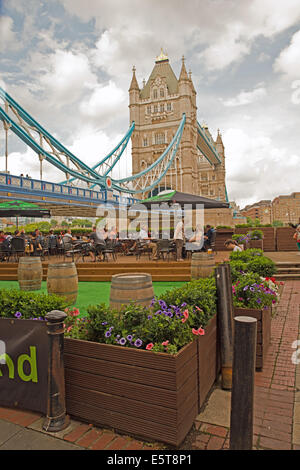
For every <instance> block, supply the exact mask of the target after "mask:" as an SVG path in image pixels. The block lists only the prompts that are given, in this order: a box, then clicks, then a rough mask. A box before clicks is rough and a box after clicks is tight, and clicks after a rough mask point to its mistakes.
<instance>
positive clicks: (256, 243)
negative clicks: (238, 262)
mask: <svg viewBox="0 0 300 470" xmlns="http://www.w3.org/2000/svg"><path fill="white" fill-rule="evenodd" d="M248 248H259V249H260V250H263V249H264V241H263V240H249V243H248Z"/></svg>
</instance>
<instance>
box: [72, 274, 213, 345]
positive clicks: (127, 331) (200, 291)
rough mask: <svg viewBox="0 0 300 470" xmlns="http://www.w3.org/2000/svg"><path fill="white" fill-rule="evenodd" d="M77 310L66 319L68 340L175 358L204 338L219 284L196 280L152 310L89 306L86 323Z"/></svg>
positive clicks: (166, 295)
mask: <svg viewBox="0 0 300 470" xmlns="http://www.w3.org/2000/svg"><path fill="white" fill-rule="evenodd" d="M75 310H76V309H75ZM75 310H74V311H70V313H69V316H68V318H67V319H66V322H65V323H66V327H67V330H66V336H71V337H73V338H81V339H87V340H89V341H95V342H100V343H106V344H115V345H120V346H126V347H132V348H140V349H152V350H153V351H156V352H167V353H169V354H174V353H176V352H177V351H178V350H179V349H181V348H182V347H184V346H185V345H186V344H188V343H189V342H191V341H193V340H194V338H195V336H196V335H202V334H204V331H205V330H204V328H205V327H206V325H207V323H208V321H209V319H210V318H212V317H213V316H214V314H215V313H216V286H215V280H214V278H213V277H211V278H207V279H200V280H195V281H191V282H189V283H187V284H185V285H184V286H182V287H180V288H177V289H172V290H169V291H167V292H166V293H164V295H162V296H161V298H160V299H156V298H154V299H153V300H152V302H151V306H150V307H149V308H147V307H143V306H141V305H139V304H136V303H134V302H132V303H131V304H130V305H125V306H123V307H122V308H121V310H120V311H117V310H114V309H112V308H109V307H107V306H106V305H105V304H101V305H95V306H89V307H88V309H87V310H88V318H86V319H84V318H81V319H79V318H78V312H77V311H76V312H75Z"/></svg>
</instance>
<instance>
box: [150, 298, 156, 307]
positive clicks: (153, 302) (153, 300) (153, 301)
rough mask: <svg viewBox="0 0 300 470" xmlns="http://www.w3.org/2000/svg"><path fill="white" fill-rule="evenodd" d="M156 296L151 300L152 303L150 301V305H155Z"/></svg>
mask: <svg viewBox="0 0 300 470" xmlns="http://www.w3.org/2000/svg"><path fill="white" fill-rule="evenodd" d="M155 302H156V301H155V297H153V299H152V300H151V303H150V307H153V305H154V304H155Z"/></svg>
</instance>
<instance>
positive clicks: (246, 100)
mask: <svg viewBox="0 0 300 470" xmlns="http://www.w3.org/2000/svg"><path fill="white" fill-rule="evenodd" d="M266 94H267V91H266V89H265V88H264V87H259V88H255V89H254V90H252V91H242V92H241V93H239V94H238V95H237V96H236V97H235V98H232V99H229V100H223V104H224V106H228V107H235V106H243V105H247V104H251V103H254V102H255V101H259V100H261V99H263V98H264V97H265V96H266Z"/></svg>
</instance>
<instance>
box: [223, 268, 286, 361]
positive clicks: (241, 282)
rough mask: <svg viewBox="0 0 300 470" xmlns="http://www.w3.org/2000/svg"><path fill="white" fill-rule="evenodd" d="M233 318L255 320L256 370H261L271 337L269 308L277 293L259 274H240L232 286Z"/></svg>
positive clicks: (276, 298) (273, 303)
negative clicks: (248, 317)
mask: <svg viewBox="0 0 300 470" xmlns="http://www.w3.org/2000/svg"><path fill="white" fill-rule="evenodd" d="M232 293H233V305H234V315H235V316H250V317H254V318H256V319H257V344H256V368H257V369H262V368H263V364H264V359H265V356H266V352H267V349H268V346H269V343H270V337H271V307H272V305H275V304H276V303H277V301H278V292H276V291H275V290H273V289H272V288H271V287H270V285H269V283H268V281H266V280H265V279H264V278H261V276H259V274H256V273H252V272H248V273H245V274H242V275H241V276H240V277H239V279H238V280H237V281H236V282H235V283H234V284H233V285H232Z"/></svg>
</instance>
